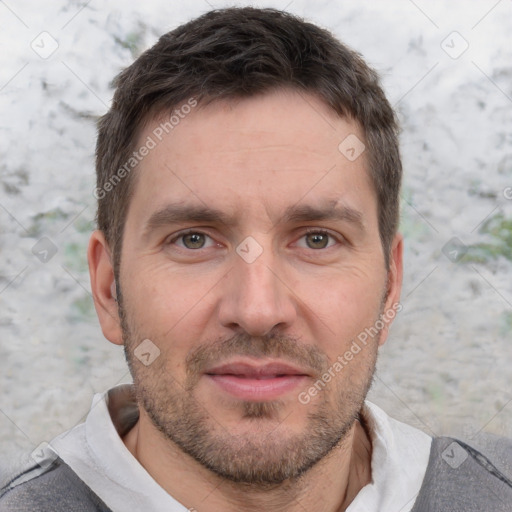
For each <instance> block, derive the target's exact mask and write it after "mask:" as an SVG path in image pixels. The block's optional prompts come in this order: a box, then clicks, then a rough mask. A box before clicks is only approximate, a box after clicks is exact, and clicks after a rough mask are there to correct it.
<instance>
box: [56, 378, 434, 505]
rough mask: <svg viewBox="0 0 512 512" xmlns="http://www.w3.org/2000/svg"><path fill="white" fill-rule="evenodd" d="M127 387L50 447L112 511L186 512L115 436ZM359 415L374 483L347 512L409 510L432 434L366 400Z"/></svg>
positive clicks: (98, 403)
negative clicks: (366, 437) (363, 423)
mask: <svg viewBox="0 0 512 512" xmlns="http://www.w3.org/2000/svg"><path fill="white" fill-rule="evenodd" d="M130 390H131V387H130V386H128V385H122V386H117V387H116V388H113V389H112V390H110V392H106V393H103V394H97V395H95V396H94V398H93V402H92V406H91V410H90V412H89V414H88V416H87V419H86V421H85V423H82V424H80V425H78V426H76V427H75V428H73V429H71V430H69V431H67V432H65V433H63V434H61V435H59V436H58V437H56V438H55V439H54V440H53V441H52V442H51V443H50V448H52V449H53V450H54V451H55V452H56V453H57V454H58V455H59V456H60V457H61V458H62V459H63V460H64V461H65V462H66V463H67V464H68V465H69V466H70V467H71V468H72V469H73V470H74V471H75V473H76V474H77V475H78V476H79V477H80V478H81V479H82V480H83V481H84V482H85V483H86V484H87V485H88V486H89V487H90V488H91V489H92V490H93V491H94V493H95V494H97V495H98V496H99V497H100V498H101V499H102V500H103V502H104V503H105V504H106V505H107V506H108V507H109V508H110V509H112V511H113V512H126V511H127V510H130V511H131V510H133V511H140V510H144V511H148V512H163V511H165V512H187V511H188V510H189V509H188V508H187V507H186V506H184V505H183V504H181V503H179V502H178V501H176V500H175V499H174V498H173V497H172V496H171V495H169V494H168V493H167V492H166V491H165V490H164V489H163V488H162V487H160V486H159V485H158V484H157V483H156V482H155V480H153V478H152V477H151V475H150V474H149V473H148V472H147V471H146V470H145V469H144V467H143V466H142V465H141V464H140V463H139V462H138V461H137V459H136V458H135V457H134V456H133V455H132V454H131V453H130V451H129V450H128V449H127V448H126V446H125V444H124V442H123V440H122V439H121V437H120V436H119V434H118V431H117V429H116V425H119V424H120V422H121V421H122V418H123V417H125V416H126V413H127V411H129V410H130V409H131V410H133V408H134V407H135V404H134V401H133V395H132V393H131V391H130ZM109 393H110V394H112V393H115V394H116V400H115V403H116V409H115V410H114V408H113V407H110V408H111V411H110V412H109V407H108V403H109ZM111 405H112V404H111ZM362 416H363V418H364V420H365V421H366V424H367V427H368V430H369V433H370V438H371V442H372V461H371V465H372V481H371V483H369V484H368V485H366V486H365V487H363V488H362V489H361V491H360V492H359V494H358V495H357V496H356V498H355V499H354V501H353V502H352V503H351V504H350V506H349V507H348V509H347V512H409V511H410V510H411V508H412V507H413V505H414V501H415V499H416V496H417V494H418V492H419V490H420V487H421V484H422V482H423V477H424V475H425V471H426V469H427V464H428V460H429V454H430V446H431V443H432V438H431V437H430V436H428V435H427V434H425V433H423V432H422V431H420V430H418V429H415V428H413V427H410V426H409V425H406V424H404V423H401V422H399V421H396V420H394V419H392V418H390V417H389V416H388V415H387V414H386V413H385V412H384V411H382V409H380V408H379V407H377V406H376V405H374V404H372V403H370V402H368V401H367V402H365V405H364V407H363V411H362Z"/></svg>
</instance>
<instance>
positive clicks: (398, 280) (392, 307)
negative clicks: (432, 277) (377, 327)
mask: <svg viewBox="0 0 512 512" xmlns="http://www.w3.org/2000/svg"><path fill="white" fill-rule="evenodd" d="M403 272H404V269H403V236H402V235H401V234H400V233H397V234H396V235H395V237H394V238H393V242H392V244H391V250H390V254H389V270H388V289H387V297H386V302H385V306H384V311H383V314H384V328H383V329H382V331H381V333H380V339H379V345H384V343H385V341H386V340H387V338H388V334H389V328H390V326H391V324H392V323H393V319H394V318H395V316H396V315H397V314H398V312H399V311H401V310H402V304H401V303H400V294H401V292H402V279H403Z"/></svg>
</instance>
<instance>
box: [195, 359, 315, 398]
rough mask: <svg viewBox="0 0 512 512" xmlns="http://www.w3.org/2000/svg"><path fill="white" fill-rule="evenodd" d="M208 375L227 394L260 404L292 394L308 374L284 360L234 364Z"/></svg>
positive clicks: (224, 365)
mask: <svg viewBox="0 0 512 512" xmlns="http://www.w3.org/2000/svg"><path fill="white" fill-rule="evenodd" d="M205 376H206V377H207V378H208V379H209V380H210V381H212V382H213V383H214V384H215V385H216V386H218V387H219V388H220V389H221V390H222V391H224V392H225V393H228V394H230V395H232V396H234V397H236V398H239V399H242V400H247V401H260V402H261V401H267V400H275V399H277V398H279V397H282V396H283V395H285V394H286V393H289V392H291V391H293V390H294V389H295V388H296V387H297V386H299V385H300V384H301V383H303V382H304V380H305V379H307V378H308V377H309V374H308V373H307V372H306V371H304V370H303V369H301V368H298V367H296V366H293V365H291V364H289V363H286V362H282V361H266V362H265V361H232V362H229V363H225V364H222V365H220V366H216V367H214V368H210V369H208V370H207V371H205Z"/></svg>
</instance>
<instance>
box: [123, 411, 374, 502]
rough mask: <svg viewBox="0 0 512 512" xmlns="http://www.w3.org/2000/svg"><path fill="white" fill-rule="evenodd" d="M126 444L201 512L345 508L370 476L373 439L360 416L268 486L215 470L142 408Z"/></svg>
mask: <svg viewBox="0 0 512 512" xmlns="http://www.w3.org/2000/svg"><path fill="white" fill-rule="evenodd" d="M124 443H125V445H126V447H127V448H128V449H129V450H130V452H131V453H132V455H133V456H134V457H135V458H136V459H137V460H138V461H139V462H140V464H141V465H142V466H144V468H145V469H146V471H148V473H149V474H150V475H151V476H152V478H153V479H154V480H155V481H156V482H157V483H158V484H159V485H160V486H161V487H162V488H163V489H165V490H166V491H167V492H168V493H169V494H170V495H171V496H172V497H173V498H174V499H176V500H178V501H179V502H180V503H182V504H184V505H185V506H186V507H188V508H189V509H191V510H193V509H196V510H200V511H201V512H220V511H222V512H235V511H236V512H238V511H239V510H246V511H248V512H251V511H253V510H254V511H260V510H266V511H269V512H277V511H286V512H299V511H301V512H302V511H304V510H311V509H313V510H322V511H325V512H341V511H344V510H346V509H347V507H348V506H349V505H350V503H351V502H352V501H353V499H354V498H355V497H356V495H357V494H358V493H359V491H360V490H361V489H362V488H363V487H364V486H365V485H366V484H368V483H369V482H370V481H371V441H370V439H369V436H368V433H367V432H366V429H365V427H364V425H363V424H362V423H361V422H360V421H357V420H356V421H355V422H354V424H353V426H352V428H351V429H350V431H349V432H348V433H347V435H346V436H345V438H344V439H343V441H342V442H341V443H340V444H339V445H338V446H336V447H335V448H334V449H333V450H332V451H331V452H330V453H329V455H328V456H326V457H324V459H322V460H321V461H320V462H318V463H317V464H316V465H315V466H313V467H312V468H311V469H310V470H309V471H307V472H306V473H305V474H304V475H302V476H301V477H300V478H298V479H294V480H289V481H286V482H283V483H282V484H276V485H269V486H267V487H265V488H264V489H263V488H262V487H255V486H252V485H250V484H239V483H234V482H230V481H227V480H225V479H222V478H220V477H219V476H217V475H215V474H213V473H212V472H211V471H209V470H208V469H206V468H204V467H203V466H201V465H200V464H199V463H197V462H196V461H195V460H194V459H192V458H191V457H189V456H188V455H187V454H185V453H183V452H182V451H181V450H180V449H179V448H178V447H177V446H175V445H174V444H173V443H171V442H170V441H168V440H166V439H165V438H163V437H162V436H161V434H160V433H159V432H157V431H156V429H155V428H154V427H153V425H152V423H151V422H150V420H149V418H147V416H145V415H144V414H143V412H142V413H141V416H140V418H139V421H138V422H137V424H136V425H135V426H134V427H133V428H132V430H130V432H128V434H127V435H126V436H125V438H124Z"/></svg>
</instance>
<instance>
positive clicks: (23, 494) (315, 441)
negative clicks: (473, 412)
mask: <svg viewBox="0 0 512 512" xmlns="http://www.w3.org/2000/svg"><path fill="white" fill-rule="evenodd" d="M115 85H116V92H115V96H114V100H113V104H112V107H111V109H110V111H109V112H108V113H107V114H106V115H105V116H104V117H103V118H102V119H101V121H100V123H99V134H98V144H97V178H98V180H97V188H96V191H95V195H96V197H97V199H98V230H97V231H95V232H94V233H93V234H92V237H91V240H90V245H89V251H88V258H89V267H90V275H91V286H92V291H93V296H94V300H95V306H96V311H97V313H98V317H99V320H100V323H101V327H102V330H103V333H104V335H105V337H106V338H107V339H108V340H110V341H111V342H112V343H116V344H123V345H124V347H125V353H126V358H127V361H128V365H129V367H130V371H131V373H132V376H133V381H134V384H133V386H120V387H117V388H114V389H113V390H110V391H109V392H107V393H106V394H104V395H99V396H96V397H95V399H94V401H93V406H92V408H91V411H90V413H89V416H88V418H87V420H86V422H85V424H82V425H79V426H77V427H75V428H74V429H72V430H71V431H69V432H66V433H64V434H62V435H61V436H59V437H58V438H56V439H55V440H53V441H52V442H51V443H50V445H49V446H48V448H47V450H46V453H45V454H44V455H43V456H41V457H40V459H39V460H38V464H37V465H35V464H34V465H33V466H32V467H28V468H26V470H25V471H24V472H22V473H20V475H18V476H17V477H16V478H14V479H13V481H12V482H11V483H10V484H9V485H8V486H7V487H6V488H4V489H3V491H2V494H3V496H2V498H0V511H4V510H20V511H21V510H39V511H41V510H48V511H50V510H51V511H56V510H58V511H60V510H84V511H93V510H94V511H98V510H99V511H109V510H111V511H127V510H130V511H131V510H134V511H139V510H141V511H142V510H143V511H153V510H155V511H157V510H158V511H159V510H166V511H185V510H196V511H199V512H216V511H240V510H244V511H245V510H247V511H250V510H265V511H274V510H275V511H277V510H279V511H290V512H295V511H302V510H314V511H322V512H323V511H325V512H328V511H332V512H334V511H344V510H348V511H366V512H369V511H372V512H373V511H390V512H391V511H392V512H395V511H396V512H398V511H410V510H412V511H415V512H417V511H427V510H428V511H437V510H439V511H440V510H465V511H470V510H488V511H489V510H493V511H494V510H496V511H498V510H500V511H501V510H512V481H511V474H510V472H509V471H510V460H511V457H509V456H506V450H507V449H509V447H510V444H509V443H508V441H507V440H502V439H498V440H496V441H495V443H494V445H493V446H491V447H489V448H488V450H489V451H488V452H486V454H483V453H480V452H479V451H477V450H475V449H474V448H472V447H470V446H467V445H466V444H464V443H462V442H459V441H455V440H453V439H448V438H438V439H437V438H436V439H432V438H430V437H429V436H427V435H426V434H424V433H423V432H420V431H418V430H416V429H413V428H412V427H409V426H407V425H404V424H402V423H399V422H397V421H395V420H393V419H392V418H390V417H388V416H387V415H386V414H385V413H384V412H383V411H382V410H380V409H379V408H378V407H376V406H375V405H373V404H371V403H369V402H367V401H366V400H365V398H366V395H367V392H368V390H369V388H370V385H371V382H372V376H373V372H374V369H375V363H376V358H377V352H378V349H379V347H380V346H381V345H382V344H383V343H384V342H385V341H386V338H387V336H388V330H389V326H390V324H391V322H392V320H393V318H394V316H395V315H396V313H397V312H399V311H400V309H401V305H400V301H399V299H400V290H401V280H402V237H401V235H400V234H398V233H397V225H398V207H399V190H400V181H401V162H400V155H399V150H398V141H397V125H396V121H395V116H394V113H393V110H392V109H391V107H390V105H389V103H388V101H387V100H386V98H385V96H384V94H383V92H382V90H381V88H380V85H379V82H378V77H377V75H376V74H375V72H374V71H372V70H371V69H369V68H368V66H367V65H366V64H365V63H364V61H363V60H362V59H361V58H360V57H359V56H358V55H357V54H356V53H354V52H353V51H351V50H349V49H348V48H346V47H345V46H344V45H342V44H341V43H340V42H338V41H337V40H335V39H334V38H333V37H332V36H331V35H330V34H329V33H328V32H326V31H325V30H322V29H320V28H318V27H315V26H314V25H311V24H308V23H305V22H303V21H301V20H299V19H297V18H295V17H293V16H291V15H289V14H285V13H283V12H279V11H275V10H270V9H269V10H260V9H254V8H242V9H237V8H232V9H224V10H219V11H212V12H210V13H207V14H206V15H204V16H202V17H200V18H198V19H196V20H194V21H192V22H190V23H188V24H186V25H183V26H181V27H179V28H177V29H176V30H174V31H172V32H170V33H169V34H166V35H164V36H163V37H162V38H161V39H160V40H159V42H158V43H157V44H156V45H155V46H154V47H153V48H151V49H150V50H148V51H147V52H146V53H145V54H143V55H142V56H141V57H140V58H139V59H137V61H136V62H135V63H134V64H133V65H132V66H130V67H129V68H127V69H126V70H125V71H123V72H122V73H121V74H120V75H119V76H118V77H117V79H116V82H115ZM493 451H494V452H495V455H494V458H493V459H492V461H491V460H490V459H489V458H488V455H489V454H492V452H493ZM509 453H510V452H509ZM491 456H492V455H491Z"/></svg>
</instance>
